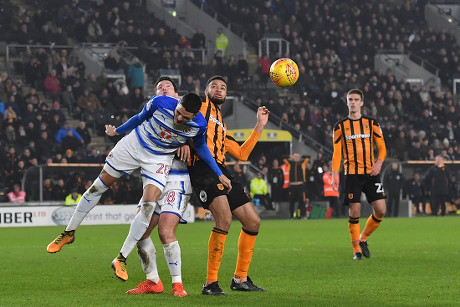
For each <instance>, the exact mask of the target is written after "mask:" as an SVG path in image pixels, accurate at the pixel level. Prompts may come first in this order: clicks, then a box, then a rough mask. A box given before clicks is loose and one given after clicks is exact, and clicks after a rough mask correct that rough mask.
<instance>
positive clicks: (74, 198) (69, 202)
mask: <svg viewBox="0 0 460 307" xmlns="http://www.w3.org/2000/svg"><path fill="white" fill-rule="evenodd" d="M80 199H81V194H80V193H78V190H77V188H73V189H72V191H71V192H70V194H69V195H67V197H66V198H65V205H66V206H73V205H77V204H78V202H79V201H80Z"/></svg>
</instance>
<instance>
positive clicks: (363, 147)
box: [332, 89, 386, 260]
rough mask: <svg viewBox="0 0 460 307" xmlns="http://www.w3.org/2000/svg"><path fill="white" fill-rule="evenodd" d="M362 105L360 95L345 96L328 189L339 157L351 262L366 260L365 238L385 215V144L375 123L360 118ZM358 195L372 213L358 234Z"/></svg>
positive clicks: (335, 175) (355, 91)
mask: <svg viewBox="0 0 460 307" xmlns="http://www.w3.org/2000/svg"><path fill="white" fill-rule="evenodd" d="M363 104H364V95H363V92H361V91H360V90H358V89H353V90H351V91H349V92H348V94H347V106H348V110H349V113H348V117H346V118H344V119H343V120H341V121H339V122H338V123H336V124H335V127H334V135H333V142H334V153H333V156H332V186H334V184H335V183H336V182H338V176H339V175H338V172H339V169H340V162H341V161H342V156H343V168H344V173H345V180H344V182H343V184H344V186H343V189H342V192H343V195H342V199H343V205H348V206H349V220H348V229H349V231H350V236H351V243H352V245H353V254H354V256H353V259H354V260H361V259H362V255H364V256H365V257H367V258H369V257H370V252H369V248H368V247H367V238H368V237H369V236H370V235H371V233H372V232H374V230H375V229H376V228H377V227H378V226H379V225H380V222H381V221H382V220H383V217H384V216H385V213H386V205H385V198H386V196H385V193H384V191H383V186H382V181H381V179H380V175H379V173H380V169H381V168H382V163H383V160H385V156H386V147H385V140H384V139H383V134H382V130H381V129H380V125H379V123H378V122H377V121H376V120H375V119H373V118H370V117H367V116H362V115H361V107H362V106H363ZM374 145H376V146H377V149H378V156H377V161H375V159H376V157H375V156H374V147H375V146H374ZM361 192H363V193H364V194H366V198H367V201H368V202H369V203H371V204H372V207H373V208H374V213H373V214H371V216H370V217H369V218H368V219H367V222H366V226H365V227H364V230H363V232H362V233H361V234H360V233H359V232H360V227H359V216H360V214H361V202H360V198H361Z"/></svg>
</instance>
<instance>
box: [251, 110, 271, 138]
mask: <svg viewBox="0 0 460 307" xmlns="http://www.w3.org/2000/svg"><path fill="white" fill-rule="evenodd" d="M268 115H270V111H269V110H268V109H267V108H266V107H265V106H261V107H259V108H258V109H257V124H256V126H255V127H254V130H255V131H257V132H259V133H262V131H263V130H264V128H265V125H266V124H267V122H268Z"/></svg>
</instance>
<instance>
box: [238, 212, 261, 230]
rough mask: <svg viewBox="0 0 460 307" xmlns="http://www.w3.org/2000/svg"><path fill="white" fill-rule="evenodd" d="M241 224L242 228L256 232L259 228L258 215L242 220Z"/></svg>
mask: <svg viewBox="0 0 460 307" xmlns="http://www.w3.org/2000/svg"><path fill="white" fill-rule="evenodd" d="M241 224H242V225H243V228H244V229H246V230H249V231H251V232H258V231H259V228H260V217H259V216H257V215H256V216H254V217H253V218H251V219H249V220H246V221H242V222H241Z"/></svg>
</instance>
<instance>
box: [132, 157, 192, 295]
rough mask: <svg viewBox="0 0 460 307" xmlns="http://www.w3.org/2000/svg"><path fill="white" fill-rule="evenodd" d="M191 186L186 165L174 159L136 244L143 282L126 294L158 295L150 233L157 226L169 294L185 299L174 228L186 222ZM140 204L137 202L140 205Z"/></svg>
mask: <svg viewBox="0 0 460 307" xmlns="http://www.w3.org/2000/svg"><path fill="white" fill-rule="evenodd" d="M192 192H193V191H192V184H191V182H190V177H189V175H188V169H187V165H186V164H185V163H184V162H183V161H181V160H180V159H179V158H178V157H176V158H175V159H174V161H173V164H172V166H171V171H170V172H169V175H168V179H167V181H166V186H165V188H164V190H163V193H162V194H161V196H160V199H159V200H158V202H157V203H156V207H155V211H154V213H153V216H152V219H151V222H150V226H149V228H148V229H147V231H146V232H145V234H144V235H143V236H142V238H141V239H140V240H139V242H138V243H137V252H138V254H139V260H140V262H141V265H142V269H143V271H144V273H145V274H146V280H145V281H143V282H141V283H140V284H138V285H137V286H136V288H134V289H131V290H128V291H127V292H126V293H128V294H146V293H161V292H163V291H164V286H163V283H162V282H161V279H160V276H159V274H158V269H157V263H156V249H155V245H154V244H153V241H152V239H151V238H150V233H151V232H152V230H153V229H154V228H155V227H156V226H157V225H158V235H159V237H160V241H161V243H162V244H163V250H164V255H165V260H166V264H167V265H168V268H169V273H170V275H171V279H172V290H171V294H173V295H175V296H180V297H182V296H187V295H188V294H187V292H186V291H185V289H184V286H183V284H182V259H181V249H180V245H179V241H178V240H177V238H176V236H175V231H176V228H177V225H178V224H179V222H180V223H187V221H186V220H185V219H184V218H183V214H184V212H185V209H186V208H187V204H188V202H189V200H190V197H191V196H192ZM140 205H141V203H139V206H140Z"/></svg>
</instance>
